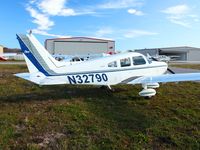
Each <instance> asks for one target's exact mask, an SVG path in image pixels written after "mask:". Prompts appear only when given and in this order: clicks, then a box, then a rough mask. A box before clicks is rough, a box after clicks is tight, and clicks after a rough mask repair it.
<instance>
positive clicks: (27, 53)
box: [17, 35, 51, 76]
mask: <svg viewBox="0 0 200 150" xmlns="http://www.w3.org/2000/svg"><path fill="white" fill-rule="evenodd" d="M17 40H18V41H19V45H20V47H21V50H22V52H23V53H24V55H26V57H27V58H28V59H29V60H30V61H31V63H32V64H33V65H34V66H35V67H36V68H37V69H38V70H39V71H40V72H42V73H43V74H44V75H46V76H51V75H50V74H49V73H48V72H47V71H46V70H45V69H44V68H43V67H42V66H41V65H40V63H39V62H38V61H37V59H36V58H35V57H34V56H33V54H32V53H31V52H30V50H29V49H28V47H27V46H26V44H25V43H24V42H23V41H22V39H21V38H20V36H18V35H17Z"/></svg>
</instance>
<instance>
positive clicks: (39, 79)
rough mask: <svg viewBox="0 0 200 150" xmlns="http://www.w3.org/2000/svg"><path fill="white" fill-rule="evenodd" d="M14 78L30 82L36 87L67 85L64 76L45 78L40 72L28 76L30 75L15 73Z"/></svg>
mask: <svg viewBox="0 0 200 150" xmlns="http://www.w3.org/2000/svg"><path fill="white" fill-rule="evenodd" d="M15 76H17V77H19V78H22V79H25V80H28V81H31V82H33V83H35V84H38V85H59V84H67V80H66V77H65V76H50V77H49V76H45V75H44V74H42V73H41V72H38V73H34V74H30V73H17V74H15Z"/></svg>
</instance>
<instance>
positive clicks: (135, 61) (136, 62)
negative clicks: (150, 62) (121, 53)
mask: <svg viewBox="0 0 200 150" xmlns="http://www.w3.org/2000/svg"><path fill="white" fill-rule="evenodd" d="M144 64H146V61H145V59H144V58H143V57H142V56H136V57H133V65H144Z"/></svg>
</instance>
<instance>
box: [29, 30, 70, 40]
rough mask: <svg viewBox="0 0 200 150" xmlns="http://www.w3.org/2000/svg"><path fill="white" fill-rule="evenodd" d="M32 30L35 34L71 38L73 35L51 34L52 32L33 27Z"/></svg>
mask: <svg viewBox="0 0 200 150" xmlns="http://www.w3.org/2000/svg"><path fill="white" fill-rule="evenodd" d="M32 32H33V33H35V34H40V35H45V36H52V37H59V38H70V37H71V36H65V35H58V34H51V33H48V32H47V31H43V30H38V29H33V30H32Z"/></svg>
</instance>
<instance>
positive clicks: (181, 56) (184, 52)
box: [135, 46, 200, 61]
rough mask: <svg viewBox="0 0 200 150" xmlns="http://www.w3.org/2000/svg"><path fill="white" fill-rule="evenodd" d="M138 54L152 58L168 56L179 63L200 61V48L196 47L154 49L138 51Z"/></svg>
mask: <svg viewBox="0 0 200 150" xmlns="http://www.w3.org/2000/svg"><path fill="white" fill-rule="evenodd" d="M135 51H136V52H139V53H142V54H144V55H147V53H149V54H150V55H151V56H155V55H166V56H171V58H173V57H174V60H177V61H200V48H195V47H188V46H183V47H168V48H152V49H137V50H135Z"/></svg>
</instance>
